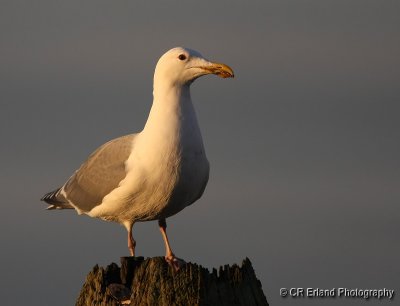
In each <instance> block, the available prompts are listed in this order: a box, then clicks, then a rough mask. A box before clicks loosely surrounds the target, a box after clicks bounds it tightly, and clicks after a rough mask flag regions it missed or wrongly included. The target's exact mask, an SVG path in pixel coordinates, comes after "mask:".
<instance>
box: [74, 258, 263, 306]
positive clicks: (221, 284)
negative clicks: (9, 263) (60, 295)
mask: <svg viewBox="0 0 400 306" xmlns="http://www.w3.org/2000/svg"><path fill="white" fill-rule="evenodd" d="M105 305H107V306H114V305H115V306H117V305H131V306H139V305H140V306H147V305H148V306H150V305H151V306H153V305H157V306H173V305H182V306H183V305H184V306H188V305H198V306H203V305H204V306H205V305H221V306H224V305H226V306H232V305H235V306H239V305H245V306H253V305H268V303H267V299H266V297H265V295H264V293H263V291H262V288H261V283H260V281H259V280H258V279H257V277H256V275H255V272H254V269H253V267H252V265H251V262H250V260H249V259H248V258H246V259H245V260H243V262H242V265H241V266H240V267H239V266H238V265H236V264H234V265H232V266H229V265H225V266H223V267H220V268H219V270H218V272H217V270H216V269H213V270H212V272H210V271H209V270H208V269H205V268H203V267H202V266H199V265H197V264H193V263H188V264H186V266H184V267H183V268H182V269H181V270H179V271H178V272H176V271H174V270H173V269H172V268H171V267H170V266H169V265H168V264H167V263H166V262H165V260H164V258H162V257H155V258H148V259H146V260H145V259H144V258H143V257H122V258H121V268H119V267H118V266H117V265H116V264H115V263H112V264H111V265H109V266H107V267H106V268H105V269H104V268H102V267H99V266H97V265H96V266H94V268H93V270H92V271H91V272H90V273H89V274H88V275H87V277H86V281H85V283H84V285H83V287H82V289H81V292H80V294H79V297H78V299H77V301H76V306H105Z"/></svg>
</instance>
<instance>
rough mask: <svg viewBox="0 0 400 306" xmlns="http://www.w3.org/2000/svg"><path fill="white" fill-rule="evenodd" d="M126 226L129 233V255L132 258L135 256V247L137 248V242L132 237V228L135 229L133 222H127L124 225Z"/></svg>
mask: <svg viewBox="0 0 400 306" xmlns="http://www.w3.org/2000/svg"><path fill="white" fill-rule="evenodd" d="M124 226H125V228H126V230H127V231H128V249H129V253H130V254H131V256H135V246H136V241H135V239H133V236H132V227H133V222H126V223H124Z"/></svg>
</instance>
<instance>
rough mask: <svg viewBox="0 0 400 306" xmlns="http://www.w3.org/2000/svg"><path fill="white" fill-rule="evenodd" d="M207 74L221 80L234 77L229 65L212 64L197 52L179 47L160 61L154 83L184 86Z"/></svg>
mask: <svg viewBox="0 0 400 306" xmlns="http://www.w3.org/2000/svg"><path fill="white" fill-rule="evenodd" d="M206 74H215V75H217V76H219V77H221V78H233V77H234V74H233V70H232V69H231V68H230V67H229V66H228V65H225V64H221V63H214V62H210V61H209V60H207V59H205V58H204V57H203V56H202V55H201V54H200V53H199V52H197V51H195V50H191V49H187V48H182V47H177V48H173V49H171V50H169V51H168V52H166V53H165V54H164V55H163V56H161V58H160V59H159V60H158V63H157V66H156V70H155V72H154V82H157V81H162V82H168V83H169V84H170V85H177V86H183V85H186V84H190V83H191V82H193V81H194V80H195V79H197V78H198V77H201V76H202V75H206Z"/></svg>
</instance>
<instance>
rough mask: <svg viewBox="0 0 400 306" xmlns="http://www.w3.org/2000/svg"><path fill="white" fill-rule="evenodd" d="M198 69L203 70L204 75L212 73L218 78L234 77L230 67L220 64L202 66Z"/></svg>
mask: <svg viewBox="0 0 400 306" xmlns="http://www.w3.org/2000/svg"><path fill="white" fill-rule="evenodd" d="M199 68H201V69H202V70H204V71H205V72H206V73H212V74H215V75H217V76H219V77H220V78H233V77H234V76H235V75H234V73H233V70H232V68H231V67H229V66H228V65H225V64H220V63H211V62H210V63H209V65H204V66H203V65H202V66H200V67H199Z"/></svg>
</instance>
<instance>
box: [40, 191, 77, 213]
mask: <svg viewBox="0 0 400 306" xmlns="http://www.w3.org/2000/svg"><path fill="white" fill-rule="evenodd" d="M61 190H62V187H61V188H57V189H56V190H53V191H51V192H49V193H46V194H45V195H44V196H43V197H42V198H41V199H40V201H44V202H46V203H47V204H50V205H49V206H48V207H47V208H46V209H48V210H52V209H73V207H72V206H71V205H70V204H69V203H68V201H67V199H65V197H64V196H63V195H62V194H61Z"/></svg>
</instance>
